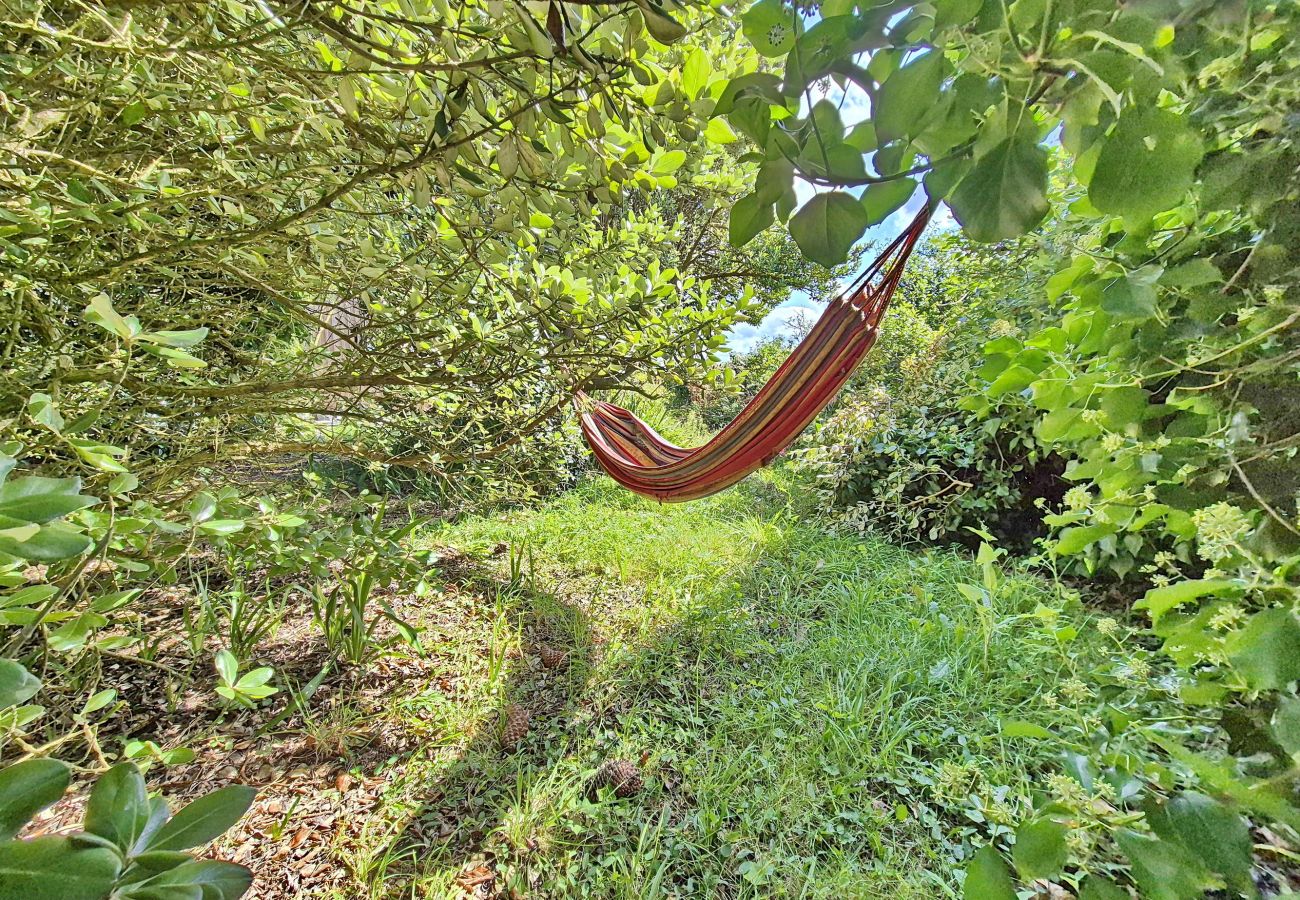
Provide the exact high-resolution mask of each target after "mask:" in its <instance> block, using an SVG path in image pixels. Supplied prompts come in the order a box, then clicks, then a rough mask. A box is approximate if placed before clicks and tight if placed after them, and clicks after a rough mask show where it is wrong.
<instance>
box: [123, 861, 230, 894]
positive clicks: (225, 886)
mask: <svg viewBox="0 0 1300 900" xmlns="http://www.w3.org/2000/svg"><path fill="white" fill-rule="evenodd" d="M252 883H253V873H252V872H250V871H249V870H248V869H246V868H244V867H243V866H240V865H236V864H235V863H229V862H222V861H220V860H215V859H196V860H192V861H190V862H187V863H182V864H181V865H179V866H177V867H175V868H174V869H169V870H167V871H166V872H163V873H162V874H160V875H156V876H154V877H153V878H151V879H150V880H149V881H147V882H145V885H144V886H146V887H149V888H160V887H167V886H178V885H197V886H199V887H200V888H201V889H202V894H203V897H204V900H236V898H238V897H242V896H243V895H244V892H245V891H247V890H248V888H249V886H250V885H251V884H252Z"/></svg>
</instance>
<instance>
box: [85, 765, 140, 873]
mask: <svg viewBox="0 0 1300 900" xmlns="http://www.w3.org/2000/svg"><path fill="white" fill-rule="evenodd" d="M148 822H149V796H148V794H147V792H146V791H145V787H144V777H143V776H142V775H141V774H140V770H139V769H137V768H136V766H135V763H132V762H123V763H118V764H117V765H115V766H113V768H111V769H109V770H108V771H107V772H105V773H104V774H103V775H101V776H99V780H98V781H97V782H95V787H94V789H93V790H92V791H91V792H90V801H89V803H88V804H87V805H86V826H85V827H86V831H88V832H90V833H91V834H97V835H99V836H100V837H102V838H104V839H105V840H107V841H111V842H112V843H113V844H115V845H117V846H118V847H120V848H121V849H122V851H123V852H127V851H129V850H130V849H131V848H132V847H134V846H135V842H136V841H137V840H138V839H139V837H140V834H141V833H142V832H143V831H144V827H145V825H147V824H148Z"/></svg>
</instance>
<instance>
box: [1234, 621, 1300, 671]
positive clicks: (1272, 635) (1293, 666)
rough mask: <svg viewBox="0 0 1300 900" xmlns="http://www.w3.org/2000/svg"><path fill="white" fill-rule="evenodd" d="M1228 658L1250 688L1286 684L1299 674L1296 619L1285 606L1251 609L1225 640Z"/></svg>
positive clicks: (1299, 629)
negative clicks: (1246, 619)
mask: <svg viewBox="0 0 1300 900" xmlns="http://www.w3.org/2000/svg"><path fill="white" fill-rule="evenodd" d="M1228 659H1229V660H1230V661H1231V662H1232V665H1233V667H1234V668H1235V669H1236V670H1237V671H1238V672H1240V673H1241V674H1242V675H1243V676H1244V677H1245V679H1246V683H1247V684H1249V685H1250V687H1251V689H1252V690H1257V691H1274V690H1278V689H1280V688H1283V687H1286V686H1287V685H1288V684H1290V683H1291V682H1292V681H1295V680H1296V679H1297V678H1300V621H1298V620H1297V619H1296V617H1295V614H1294V613H1292V612H1291V611H1290V610H1289V609H1267V610H1264V611H1263V612H1259V613H1255V615H1253V616H1251V617H1250V622H1249V623H1248V624H1247V625H1246V627H1245V628H1243V629H1242V630H1241V631H1239V632H1237V633H1236V634H1235V635H1233V636H1232V639H1231V640H1230V641H1229V643H1228Z"/></svg>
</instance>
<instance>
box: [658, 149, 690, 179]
mask: <svg viewBox="0 0 1300 900" xmlns="http://www.w3.org/2000/svg"><path fill="white" fill-rule="evenodd" d="M685 162H686V153H685V151H683V150H669V151H668V152H667V153H664V154H663V155H661V156H659V157H658V158H657V159H655V160H654V162H653V163H652V164H651V166H650V171H651V172H652V173H653V174H655V175H671V174H672V173H673V172H676V171H677V170H678V169H680V168H681V167H682V164H683V163H685Z"/></svg>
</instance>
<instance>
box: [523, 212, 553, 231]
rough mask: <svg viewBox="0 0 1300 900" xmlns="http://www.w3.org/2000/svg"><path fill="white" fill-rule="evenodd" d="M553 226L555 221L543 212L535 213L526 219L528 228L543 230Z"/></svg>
mask: <svg viewBox="0 0 1300 900" xmlns="http://www.w3.org/2000/svg"><path fill="white" fill-rule="evenodd" d="M554 225H555V220H554V219H552V218H551V217H550V216H548V215H547V214H546V213H544V212H535V213H533V214H532V215H531V216H529V217H528V227H529V228H537V229H539V230H545V229H547V228H551V227H553V226H554Z"/></svg>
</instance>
